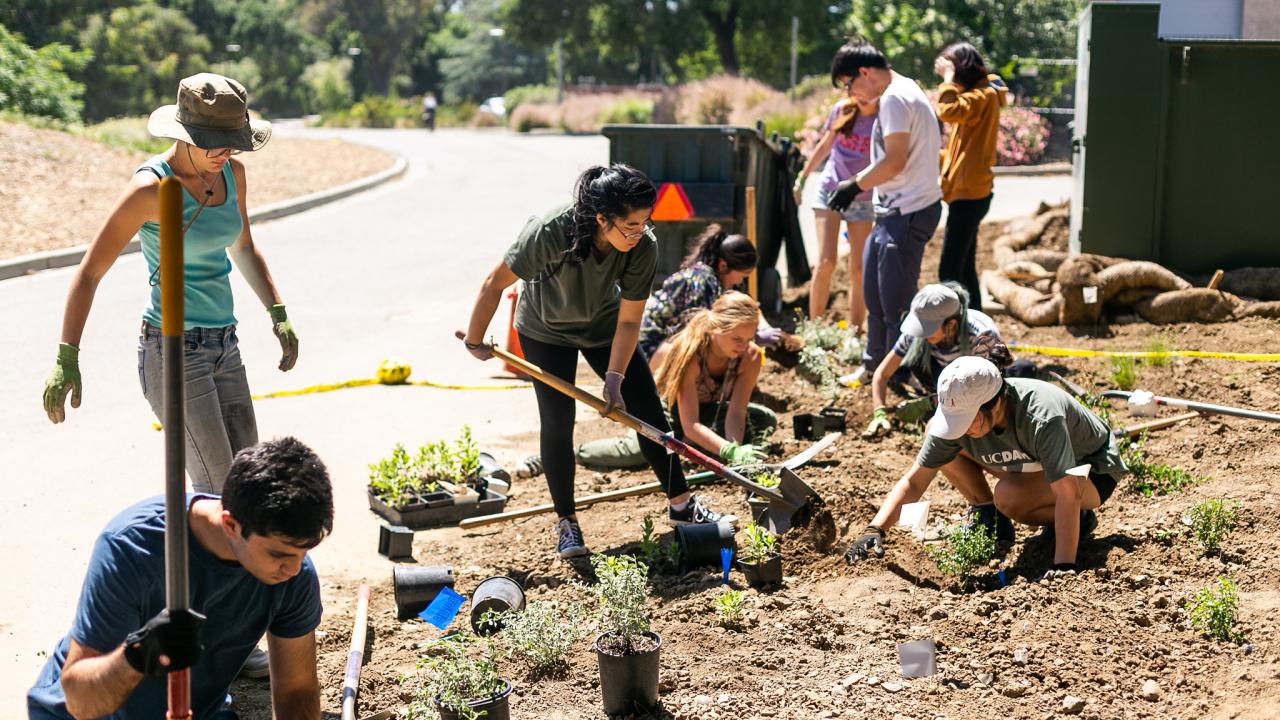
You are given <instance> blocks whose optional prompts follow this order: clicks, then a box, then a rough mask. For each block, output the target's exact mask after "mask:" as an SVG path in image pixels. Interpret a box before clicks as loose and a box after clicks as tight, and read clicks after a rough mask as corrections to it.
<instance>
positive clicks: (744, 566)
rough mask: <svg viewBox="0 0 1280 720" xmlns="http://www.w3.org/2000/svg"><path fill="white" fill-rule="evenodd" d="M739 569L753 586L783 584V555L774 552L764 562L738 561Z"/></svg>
mask: <svg viewBox="0 0 1280 720" xmlns="http://www.w3.org/2000/svg"><path fill="white" fill-rule="evenodd" d="M738 569H739V570H741V571H742V574H743V576H744V577H746V578H747V584H748V585H750V586H751V587H753V588H760V587H767V586H769V585H781V584H782V556H781V555H779V554H777V553H774V554H773V555H771V556H769V559H768V560H765V561H764V562H762V563H749V562H744V561H742V560H739V561H738Z"/></svg>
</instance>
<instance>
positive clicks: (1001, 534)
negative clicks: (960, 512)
mask: <svg viewBox="0 0 1280 720" xmlns="http://www.w3.org/2000/svg"><path fill="white" fill-rule="evenodd" d="M964 515H965V524H964V527H965V529H966V530H972V529H974V528H975V527H977V526H979V525H982V526H984V527H986V528H987V530H988V531H990V532H991V533H992V534H994V535H995V537H996V542H998V543H1006V542H1007V543H1011V542H1013V521H1012V520H1010V519H1009V518H1008V516H1006V515H1005V514H1004V513H1002V512H1000V511H999V510H997V509H996V506H995V505H970V506H969V509H968V510H966V511H965V513H964Z"/></svg>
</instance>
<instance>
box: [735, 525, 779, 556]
mask: <svg viewBox="0 0 1280 720" xmlns="http://www.w3.org/2000/svg"><path fill="white" fill-rule="evenodd" d="M742 535H743V537H744V538H745V539H746V547H745V548H744V549H743V550H742V561H743V562H748V563H755V564H759V563H762V562H764V561H765V560H768V559H769V558H771V557H773V556H774V555H776V554H777V553H778V537H777V536H776V535H774V534H773V533H771V532H769V531H768V530H766V529H764V528H762V527H760V526H759V525H757V524H755V523H747V526H746V527H744V528H743V529H742Z"/></svg>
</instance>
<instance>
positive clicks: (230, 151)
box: [204, 148, 244, 160]
mask: <svg viewBox="0 0 1280 720" xmlns="http://www.w3.org/2000/svg"><path fill="white" fill-rule="evenodd" d="M242 152H244V151H243V150H236V149H234V148H218V149H216V150H205V151H204V156H205V157H207V158H209V159H210V160H214V159H216V158H221V157H231V156H232V155H239V154H240V153H242Z"/></svg>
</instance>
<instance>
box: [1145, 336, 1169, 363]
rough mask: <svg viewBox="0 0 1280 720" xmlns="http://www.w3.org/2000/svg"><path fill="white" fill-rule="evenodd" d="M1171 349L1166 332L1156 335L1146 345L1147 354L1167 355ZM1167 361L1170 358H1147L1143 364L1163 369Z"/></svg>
mask: <svg viewBox="0 0 1280 720" xmlns="http://www.w3.org/2000/svg"><path fill="white" fill-rule="evenodd" d="M1172 349H1173V343H1172V342H1171V341H1170V339H1169V333H1168V332H1161V333H1159V334H1157V335H1156V336H1155V337H1154V338H1152V339H1151V342H1149V343H1147V352H1152V353H1167V352H1169V351H1170V350H1172ZM1169 361H1170V358H1168V357H1149V358H1147V359H1146V361H1145V362H1146V363H1147V364H1148V365H1150V366H1151V367H1164V366H1166V365H1168V364H1169Z"/></svg>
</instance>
